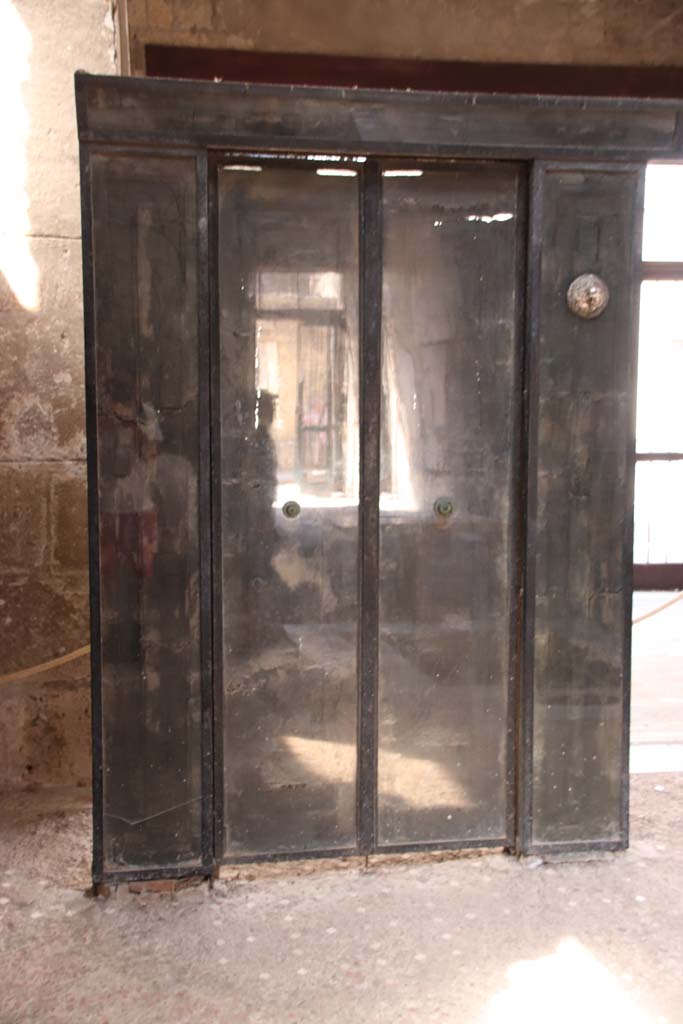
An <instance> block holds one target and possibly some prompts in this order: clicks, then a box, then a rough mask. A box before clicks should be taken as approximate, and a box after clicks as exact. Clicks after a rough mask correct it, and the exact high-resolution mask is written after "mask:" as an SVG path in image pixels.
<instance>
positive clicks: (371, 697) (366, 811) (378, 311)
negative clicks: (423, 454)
mask: <svg viewBox="0 0 683 1024" xmlns="http://www.w3.org/2000/svg"><path fill="white" fill-rule="evenodd" d="M359 182H360V282H359V284H360V318H359V323H360V329H359V344H360V360H359V374H360V388H359V391H360V398H359V404H360V410H359V412H360V495H359V544H358V566H359V623H358V779H357V795H358V806H357V812H358V813H357V818H358V847H359V850H360V852H361V853H365V854H367V853H371V852H372V851H373V850H374V849H375V846H376V844H377V677H378V661H379V473H380V465H379V462H380V407H381V397H382V371H381V332H382V179H381V172H380V169H379V166H378V165H377V163H375V162H374V161H373V162H368V163H367V164H365V166H364V167H363V170H362V172H361V174H360V175H359Z"/></svg>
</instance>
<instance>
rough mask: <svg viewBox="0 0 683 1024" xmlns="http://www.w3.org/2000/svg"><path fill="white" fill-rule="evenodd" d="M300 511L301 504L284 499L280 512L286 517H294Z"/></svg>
mask: <svg viewBox="0 0 683 1024" xmlns="http://www.w3.org/2000/svg"><path fill="white" fill-rule="evenodd" d="M299 512H301V505H300V504H299V502H298V501H286V502H285V503H284V505H283V506H282V514H283V516H284V517H285V518H286V519H296V517H297V516H298V515H299Z"/></svg>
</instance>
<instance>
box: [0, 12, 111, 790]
mask: <svg viewBox="0 0 683 1024" xmlns="http://www.w3.org/2000/svg"><path fill="white" fill-rule="evenodd" d="M0 54H1V59H0V88H1V89H2V119H3V122H4V131H3V153H2V161H1V163H0V177H1V179H2V180H1V187H0V341H1V344H2V359H0V623H1V628H0V675H5V674H7V673H9V672H12V671H14V670H17V669H22V668H25V667H28V666H31V665H34V664H36V663H38V662H42V661H45V660H48V659H51V658H54V657H57V656H59V655H60V654H64V653H67V652H68V651H71V650H73V649H74V648H78V647H81V646H83V645H84V644H86V643H87V642H88V577H87V547H86V488H85V462H84V460H85V430H84V402H83V390H84V387H83V327H82V312H81V303H82V296H81V242H80V231H81V217H80V198H79V177H78V144H77V137H76V117H75V107H74V96H73V73H74V71H75V70H76V69H77V68H84V69H86V70H89V71H96V72H104V73H113V72H115V69H116V62H115V53H114V30H113V20H112V15H111V10H110V5H109V2H108V0H71V2H70V3H68V4H54V3H45V2H44V0H43V2H41V0H14V2H10V0H0ZM88 668H89V666H88V660H87V658H83V659H81V660H79V661H78V662H73V663H71V664H70V665H67V666H65V667H63V668H61V669H59V670H57V671H54V670H53V671H52V672H47V673H44V674H43V675H41V676H38V677H35V678H34V679H31V680H23V681H17V682H13V683H0V788H8V787H14V786H21V785H30V784H33V783H38V784H60V783H66V782H68V783H80V784H84V785H85V784H87V782H88V781H89V775H90V767H89V763H90V752H89V724H88V723H89V703H90V701H89V693H88Z"/></svg>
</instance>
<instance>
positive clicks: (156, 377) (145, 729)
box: [92, 155, 201, 869]
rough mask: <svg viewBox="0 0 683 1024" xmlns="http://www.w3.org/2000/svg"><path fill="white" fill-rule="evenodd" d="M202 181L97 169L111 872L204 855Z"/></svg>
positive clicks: (142, 166) (153, 169) (97, 160)
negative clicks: (198, 220)
mask: <svg viewBox="0 0 683 1024" xmlns="http://www.w3.org/2000/svg"><path fill="white" fill-rule="evenodd" d="M195 173H196V172H195V161H194V159H189V158H188V159H163V160H162V159H151V158H146V159H145V161H144V163H141V162H140V161H139V160H137V159H136V158H134V157H130V156H110V155H107V156H106V157H105V156H95V157H94V158H93V162H92V181H93V208H94V215H93V231H94V269H95V274H96V289H95V323H96V351H97V406H98V409H97V431H98V452H97V455H98V472H99V536H100V552H99V562H100V610H101V631H102V647H101V649H102V712H103V714H102V718H103V730H102V757H103V804H104V814H103V822H104V837H103V838H104V861H105V868H109V869H116V868H122V867H131V866H135V865H138V864H152V865H161V866H166V865H169V866H177V865H178V864H182V863H188V864H191V863H196V862H197V861H198V859H199V856H200V852H201V851H200V823H201V779H200V765H201V743H200V716H201V707H200V672H199V669H200V659H199V598H198V593H199V550H198V519H199V511H198V498H197V464H198V453H199V441H198V378H197V364H198V338H197V277H196V252H197V249H196V195H195Z"/></svg>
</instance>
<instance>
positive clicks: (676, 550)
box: [633, 462, 683, 565]
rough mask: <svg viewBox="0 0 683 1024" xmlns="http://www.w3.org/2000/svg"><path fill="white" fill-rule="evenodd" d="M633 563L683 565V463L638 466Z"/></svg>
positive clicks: (643, 463) (654, 463) (642, 463)
mask: <svg viewBox="0 0 683 1024" xmlns="http://www.w3.org/2000/svg"><path fill="white" fill-rule="evenodd" d="M635 505H636V507H635V525H634V552H633V560H634V562H635V563H636V564H637V565H646V564H648V563H653V564H655V565H657V564H659V565H661V564H664V563H667V562H673V563H674V564H678V565H680V564H681V563H683V533H682V532H681V509H682V508H683V462H637V463H636V500H635Z"/></svg>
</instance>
